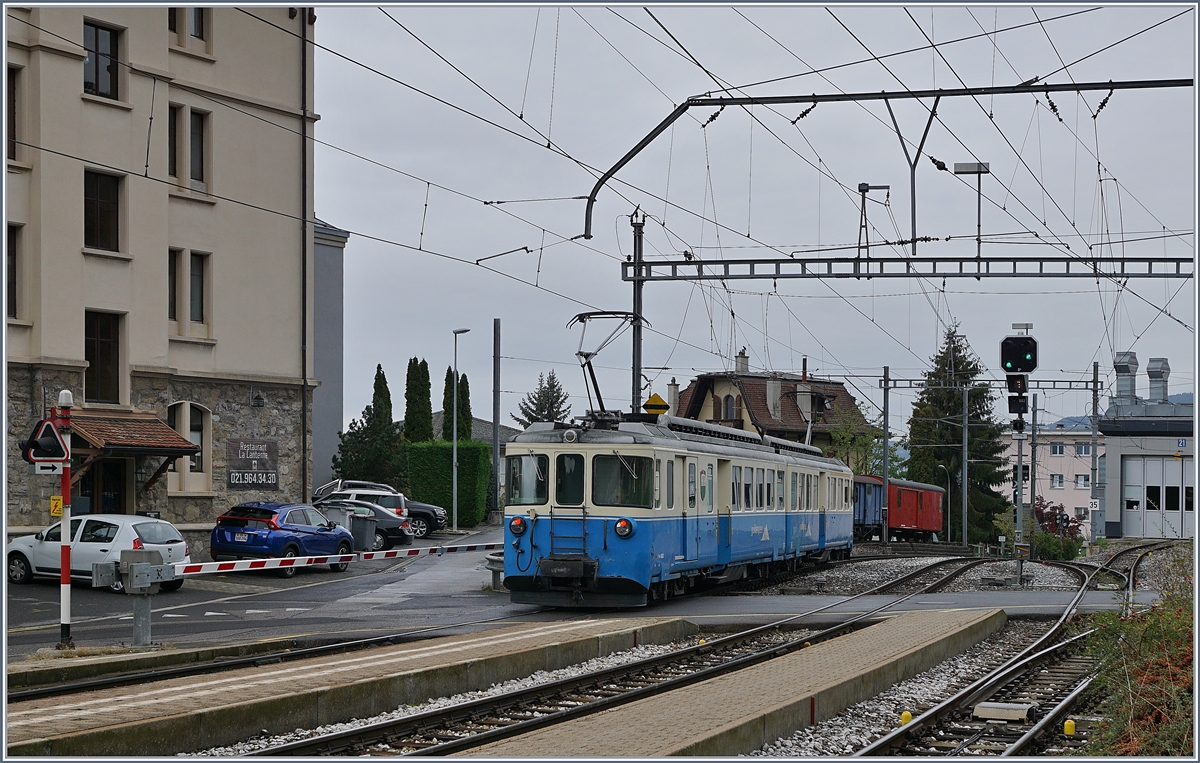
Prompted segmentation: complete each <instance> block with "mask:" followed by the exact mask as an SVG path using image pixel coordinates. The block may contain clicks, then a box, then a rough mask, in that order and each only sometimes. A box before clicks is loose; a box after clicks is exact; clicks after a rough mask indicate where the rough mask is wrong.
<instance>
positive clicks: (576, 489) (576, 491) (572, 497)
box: [554, 453, 583, 506]
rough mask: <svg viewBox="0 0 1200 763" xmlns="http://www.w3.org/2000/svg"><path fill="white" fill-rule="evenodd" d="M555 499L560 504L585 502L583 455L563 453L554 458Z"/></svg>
mask: <svg viewBox="0 0 1200 763" xmlns="http://www.w3.org/2000/svg"><path fill="white" fill-rule="evenodd" d="M554 501H555V503H558V504H559V505H560V506H578V505H580V504H581V503H583V456H582V455H581V454H579V453H562V454H560V455H559V456H558V457H557V458H556V459H555V460H554Z"/></svg>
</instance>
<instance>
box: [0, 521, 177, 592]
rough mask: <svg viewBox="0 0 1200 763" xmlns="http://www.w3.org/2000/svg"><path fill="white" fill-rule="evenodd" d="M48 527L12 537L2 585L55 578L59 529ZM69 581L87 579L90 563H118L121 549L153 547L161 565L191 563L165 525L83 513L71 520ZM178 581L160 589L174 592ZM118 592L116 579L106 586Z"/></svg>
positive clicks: (120, 587)
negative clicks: (41, 578)
mask: <svg viewBox="0 0 1200 763" xmlns="http://www.w3.org/2000/svg"><path fill="white" fill-rule="evenodd" d="M61 524H62V523H61V522H59V523H57V524H53V525H51V526H50V527H49V528H47V529H45V530H42V531H41V532H40V533H37V534H36V535H25V536H22V537H20V538H14V539H13V540H12V542H10V543H9V544H8V549H7V553H6V556H7V558H8V582H9V583H28V582H29V581H30V580H32V579H33V577H34V576H35V575H37V576H41V577H55V578H56V577H58V576H59V559H60V549H61V547H62V546H61V542H60V540H61V536H60V532H61V527H60V525H61ZM71 539H72V540H71V577H72V578H74V579H81V580H88V581H90V580H91V579H92V563H93V562H120V561H121V552H122V551H124V550H126V549H137V548H145V549H153V550H155V551H158V552H159V553H161V554H162V558H163V564H181V563H182V564H188V563H190V562H191V561H192V559H191V556H190V554H189V551H188V544H187V541H185V540H184V539H183V536H182V535H180V534H179V531H178V530H176V529H175V526H174V525H172V524H171V523H170V522H166V521H164V520H161V519H151V518H149V517H142V516H136V515H130V514H85V515H83V516H81V517H72V518H71ZM182 585H183V579H182V578H179V579H176V580H172V581H169V582H166V583H163V584H162V587H161V590H163V591H177V590H179V588H180V587H181V586H182ZM110 588H111V590H113V591H116V592H118V593H119V592H121V591H123V590H124V586H123V585H122V583H121V582H120V581H119V580H118V581H117V582H116V583H115V584H113V585H112V586H110Z"/></svg>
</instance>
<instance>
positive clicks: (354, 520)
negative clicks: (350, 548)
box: [350, 514, 379, 551]
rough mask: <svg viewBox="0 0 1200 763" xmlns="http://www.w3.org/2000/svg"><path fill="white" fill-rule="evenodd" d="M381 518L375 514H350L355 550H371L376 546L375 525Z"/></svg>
mask: <svg viewBox="0 0 1200 763" xmlns="http://www.w3.org/2000/svg"><path fill="white" fill-rule="evenodd" d="M378 521H379V520H377V519H376V518H375V516H374V515H371V516H366V515H363V514H351V515H350V534H351V535H353V536H354V550H355V551H371V550H373V549H374V546H375V525H376V523H377V522H378Z"/></svg>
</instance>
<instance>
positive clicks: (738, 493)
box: [731, 466, 742, 511]
mask: <svg viewBox="0 0 1200 763" xmlns="http://www.w3.org/2000/svg"><path fill="white" fill-rule="evenodd" d="M731 471H732V472H733V504H732V508H733V510H734V511H740V510H741V508H742V467H740V466H735V467H733V469H731Z"/></svg>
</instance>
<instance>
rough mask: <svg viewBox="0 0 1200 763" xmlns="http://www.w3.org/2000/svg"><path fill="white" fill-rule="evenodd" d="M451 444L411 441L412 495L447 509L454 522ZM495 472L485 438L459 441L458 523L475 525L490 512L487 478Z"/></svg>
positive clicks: (414, 498) (410, 483)
mask: <svg viewBox="0 0 1200 763" xmlns="http://www.w3.org/2000/svg"><path fill="white" fill-rule="evenodd" d="M451 451H452V448H451V444H450V443H448V442H444V441H441V440H435V441H434V442H414V443H409V445H408V485H409V489H410V493H409V497H411V498H412V499H413V500H416V501H423V502H424V503H432V504H434V505H435V506H441V507H442V508H444V509H445V510H446V513H447V519H448V520H449V521H450V522H451V523H453V521H454V518H453V506H452V504H453V471H452V467H451ZM491 476H492V447H491V445H489V444H487V443H483V442H475V441H472V440H461V441H459V443H458V526H459V527H474V526H475V525H477V524H479V523H480V522H482V521H483V518H484V515H485V514H486V513H487V494H488V482H489V481H490V480H491Z"/></svg>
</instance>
